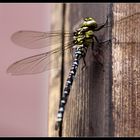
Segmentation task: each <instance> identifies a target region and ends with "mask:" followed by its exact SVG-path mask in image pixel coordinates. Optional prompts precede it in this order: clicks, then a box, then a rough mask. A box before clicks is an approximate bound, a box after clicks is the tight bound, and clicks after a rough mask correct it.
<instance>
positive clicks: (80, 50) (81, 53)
mask: <svg viewBox="0 0 140 140" xmlns="http://www.w3.org/2000/svg"><path fill="white" fill-rule="evenodd" d="M87 48H88V46H84V45H77V48H76V51H75V57H74V60H73V63H72V66H71V69H70V72H69V76H68V78H67V81H66V85H65V88H64V91H63V95H62V98H61V101H60V106H59V111H58V114H57V124H56V130H57V129H58V128H59V127H60V125H61V124H62V120H63V114H64V110H65V105H66V103H67V99H68V96H69V93H70V89H71V86H72V84H73V80H74V77H75V75H76V72H77V68H78V65H79V61H80V59H81V58H83V57H85V55H86V52H87Z"/></svg>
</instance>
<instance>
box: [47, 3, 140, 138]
mask: <svg viewBox="0 0 140 140" xmlns="http://www.w3.org/2000/svg"><path fill="white" fill-rule="evenodd" d="M57 6H58V7H59V6H60V4H58V5H57ZM112 6H113V8H112ZM59 8H60V9H61V8H62V7H59ZM60 9H59V10H55V11H57V14H58V11H61V10H60ZM139 10H140V6H139V4H122V3H121V4H103V3H102V4H96V3H93V4H91V3H90V4H77V3H76V4H67V15H66V22H67V24H66V26H67V29H66V30H70V31H72V30H73V27H74V25H75V24H76V23H77V22H78V21H79V20H81V19H82V18H84V17H87V16H89V17H94V18H95V19H96V21H97V23H104V22H105V21H106V17H107V15H108V16H109V20H110V21H111V22H112V23H114V26H113V28H104V29H103V30H101V31H99V32H98V33H97V36H98V37H99V39H100V40H101V41H103V40H107V39H110V38H116V40H115V41H113V43H112V47H111V46H110V45H106V46H103V57H104V62H103V65H104V66H103V67H102V66H100V65H99V64H97V63H96V62H95V61H94V59H93V57H92V55H91V52H90V50H89V52H88V54H87V56H86V62H87V65H88V67H87V69H84V70H83V71H82V70H81V68H82V66H83V63H82V62H81V64H80V66H79V69H78V72H77V74H76V75H77V76H76V78H75V81H74V83H73V86H72V89H71V92H70V96H69V99H68V102H67V105H66V108H65V114H64V121H63V131H62V136H139V135H140V115H139V114H140V54H139V53H140V47H139V37H140V35H139V34H140V32H139V28H140V21H139V20H140V18H139V17H140V14H139V13H140V11H139ZM112 12H113V18H112V14H111V13H112ZM60 13H61V12H60ZM136 13H138V14H136ZM54 17H55V20H56V19H58V18H56V17H61V15H60V14H59V16H58V15H57V16H54ZM53 23H57V24H56V25H57V26H58V25H59V24H58V22H56V21H55V22H53ZM59 23H60V24H61V22H59ZM60 27H61V25H60ZM57 28H58V27H56V29H57ZM111 31H112V32H111ZM70 56H71V54H70V55H69V56H67V59H69V58H70ZM56 63H57V61H56ZM68 72H69V69H68V68H65V73H64V74H65V80H64V81H66V79H67V75H68ZM52 75H53V76H52V78H53V79H51V81H52V84H51V85H52V87H51V88H50V89H51V90H50V98H49V101H50V108H49V136H58V132H57V131H55V130H54V125H55V118H56V115H57V111H58V105H59V95H60V93H59V92H60V77H59V74H58V71H57V73H54V72H53V73H52Z"/></svg>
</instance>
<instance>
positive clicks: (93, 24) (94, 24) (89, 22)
mask: <svg viewBox="0 0 140 140" xmlns="http://www.w3.org/2000/svg"><path fill="white" fill-rule="evenodd" d="M82 27H94V28H97V22H96V21H95V19H93V18H92V17H87V18H85V19H84V22H83V23H82Z"/></svg>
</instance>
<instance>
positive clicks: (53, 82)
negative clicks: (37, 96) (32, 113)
mask: <svg viewBox="0 0 140 140" xmlns="http://www.w3.org/2000/svg"><path fill="white" fill-rule="evenodd" d="M62 7H63V6H62V4H54V5H53V10H52V11H53V12H52V19H51V20H52V32H56V31H59V32H60V31H61V30H62V28H61V26H62ZM58 39H59V40H58ZM61 40H62V38H61V35H60V38H58V37H56V39H55V38H53V39H52V40H50V41H51V42H52V47H51V49H54V48H56V45H58V44H57V42H59V43H61ZM59 45H61V44H59ZM57 47H60V50H61V46H57ZM59 55H60V56H59ZM50 62H51V65H52V67H53V68H54V67H55V68H56V69H52V70H51V71H50V89H49V114H48V116H49V117H48V118H49V119H48V136H49V137H50V136H51V137H52V136H58V135H59V134H58V131H55V122H56V116H57V111H58V107H59V101H60V86H61V82H60V77H61V53H59V54H56V55H53V56H51V58H50Z"/></svg>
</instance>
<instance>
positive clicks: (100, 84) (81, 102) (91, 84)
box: [62, 3, 111, 136]
mask: <svg viewBox="0 0 140 140" xmlns="http://www.w3.org/2000/svg"><path fill="white" fill-rule="evenodd" d="M67 8H69V15H68V21H69V28H70V30H71V31H72V30H73V27H74V26H75V25H76V23H77V22H79V21H80V20H81V19H83V18H85V17H93V18H95V19H96V21H97V23H99V24H101V23H105V21H106V19H107V15H108V14H109V13H110V4H96V3H93V4H77V3H76V4H67ZM109 30H110V29H109V28H104V29H103V30H101V31H99V33H98V35H97V36H100V35H101V38H100V39H102V41H103V40H107V39H109V33H110V31H109ZM104 50H105V51H104V60H105V61H104V67H102V66H100V65H99V64H97V63H96V62H95V61H94V58H93V56H92V54H91V52H90V51H91V50H90V49H89V52H88V54H87V56H86V62H87V69H85V70H82V67H83V64H82V62H81V64H80V66H79V69H78V72H77V74H76V78H75V81H74V83H73V86H72V89H71V92H70V96H69V99H68V102H67V105H66V109H65V111H66V112H65V114H64V122H63V132H62V136H105V135H109V125H110V124H109V123H110V122H109V119H110V118H109V105H110V104H109V100H110V86H111V85H110V78H111V75H110V68H111V63H110V62H111V59H110V56H111V55H110V47H109V46H106V47H105V48H104ZM66 72H67V73H68V72H69V69H67V70H66ZM65 75H66V78H67V75H68V74H66V73H65ZM66 78H65V81H66Z"/></svg>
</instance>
